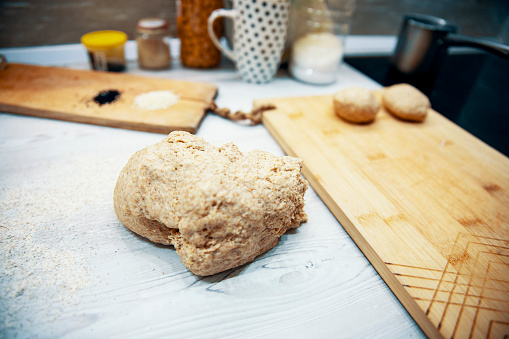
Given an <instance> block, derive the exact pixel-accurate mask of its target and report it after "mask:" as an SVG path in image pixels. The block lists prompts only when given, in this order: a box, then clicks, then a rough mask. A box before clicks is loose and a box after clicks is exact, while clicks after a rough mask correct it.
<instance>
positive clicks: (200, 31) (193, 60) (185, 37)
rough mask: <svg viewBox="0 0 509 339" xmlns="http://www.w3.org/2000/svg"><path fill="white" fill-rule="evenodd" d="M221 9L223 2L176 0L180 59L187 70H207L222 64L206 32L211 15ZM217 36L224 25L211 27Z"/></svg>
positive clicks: (217, 0)
mask: <svg viewBox="0 0 509 339" xmlns="http://www.w3.org/2000/svg"><path fill="white" fill-rule="evenodd" d="M222 7H223V1H222V0H182V1H179V0H177V9H178V18H177V28H178V36H179V38H180V58H181V61H182V64H183V65H184V66H186V67H194V68H210V67H215V66H218V65H219V63H220V62H221V52H220V51H219V50H218V49H217V48H216V46H214V43H213V42H212V40H211V39H210V36H209V34H208V31H207V20H208V18H209V16H210V14H211V13H212V12H213V11H214V10H216V9H219V8H222ZM214 31H215V33H216V36H218V37H220V36H221V35H222V33H223V23H222V21H221V20H216V22H215V23H214Z"/></svg>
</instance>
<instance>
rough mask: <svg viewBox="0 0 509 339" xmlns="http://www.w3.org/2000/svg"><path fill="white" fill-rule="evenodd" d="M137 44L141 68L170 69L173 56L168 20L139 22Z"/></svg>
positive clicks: (155, 19)
mask: <svg viewBox="0 0 509 339" xmlns="http://www.w3.org/2000/svg"><path fill="white" fill-rule="evenodd" d="M136 44H137V46H138V65H139V66H140V68H144V69H165V68H169V67H170V63H171V56H170V45H169V43H168V23H167V22H166V20H164V19H159V18H147V19H142V20H140V21H138V24H137V25H136Z"/></svg>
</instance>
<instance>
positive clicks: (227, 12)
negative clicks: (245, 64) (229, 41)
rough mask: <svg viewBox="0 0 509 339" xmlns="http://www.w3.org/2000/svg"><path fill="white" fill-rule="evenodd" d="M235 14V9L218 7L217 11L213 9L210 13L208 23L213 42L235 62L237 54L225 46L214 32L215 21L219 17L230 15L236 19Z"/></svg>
mask: <svg viewBox="0 0 509 339" xmlns="http://www.w3.org/2000/svg"><path fill="white" fill-rule="evenodd" d="M235 14H236V11H235V10H234V9H216V10H215V11H213V12H212V13H211V14H210V16H209V19H208V25H207V29H208V31H209V35H210V39H212V42H213V43H214V45H216V47H217V48H219V49H220V50H221V52H223V54H224V55H225V56H226V57H227V58H228V59H230V60H231V61H233V62H235V54H234V53H233V51H232V50H231V48H228V47H224V46H223V45H221V44H220V43H219V40H218V38H217V36H216V34H215V33H214V21H215V20H216V19H217V18H220V17H223V16H224V17H229V18H231V19H232V20H234V18H235Z"/></svg>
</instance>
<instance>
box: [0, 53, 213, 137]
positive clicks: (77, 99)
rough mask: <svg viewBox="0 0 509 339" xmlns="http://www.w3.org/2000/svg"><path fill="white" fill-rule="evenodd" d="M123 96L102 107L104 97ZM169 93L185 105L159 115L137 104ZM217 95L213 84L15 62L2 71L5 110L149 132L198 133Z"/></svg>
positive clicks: (0, 94)
mask: <svg viewBox="0 0 509 339" xmlns="http://www.w3.org/2000/svg"><path fill="white" fill-rule="evenodd" d="M110 90H115V91H118V92H120V96H119V97H118V99H117V100H115V101H113V102H111V103H105V104H102V105H100V104H98V103H97V102H96V101H94V97H96V96H97V95H98V94H99V93H100V92H103V91H110ZM159 90H169V91H172V92H173V93H174V94H176V95H178V96H179V97H180V100H179V101H178V102H177V103H176V104H174V105H172V106H170V107H168V108H166V109H159V110H146V109H140V108H138V107H137V106H135V105H133V100H134V99H135V98H136V96H138V95H140V94H144V93H148V92H151V91H159ZM216 94H217V87H216V86H215V85H212V84H207V83H199V82H188V81H180V80H171V79H161V78H149V77H143V76H135V75H129V74H119V73H109V72H97V71H80V70H71V69H66V68H59V67H44V66H33V65H23V64H14V63H9V64H7V67H6V68H5V69H4V70H0V111H1V112H8V113H15V114H23V115H30V116H36V117H41V118H50V119H59V120H66V121H74V122H81V123H88V124H95V125H103V126H110V127H118V128H126V129H133V130H140V131H147V132H156V133H169V132H171V131H173V130H177V129H178V130H185V131H189V132H191V133H195V132H196V131H197V129H198V127H199V126H200V123H201V121H202V120H203V117H204V116H205V114H206V111H207V109H208V107H209V106H210V104H211V103H212V102H213V99H214V97H215V96H216Z"/></svg>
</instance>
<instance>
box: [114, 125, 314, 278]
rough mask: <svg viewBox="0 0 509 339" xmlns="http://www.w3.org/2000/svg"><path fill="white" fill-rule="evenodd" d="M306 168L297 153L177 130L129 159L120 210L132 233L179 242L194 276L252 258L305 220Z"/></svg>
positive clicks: (118, 191) (117, 197) (117, 198)
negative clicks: (218, 142) (216, 142)
mask: <svg viewBox="0 0 509 339" xmlns="http://www.w3.org/2000/svg"><path fill="white" fill-rule="evenodd" d="M301 167H302V160H300V159H297V158H293V157H288V156H286V157H276V156H273V155H271V154H269V153H266V152H261V151H252V152H248V153H241V152H240V151H239V150H238V148H237V147H236V146H235V145H234V144H232V143H229V144H225V145H223V146H221V147H215V146H213V145H211V144H209V143H207V142H205V141H204V140H203V139H201V138H198V137H196V136H194V135H192V134H189V133H187V132H181V131H178V132H172V133H171V134H170V135H169V136H168V137H167V138H165V139H164V140H162V141H160V142H158V143H156V144H155V145H152V146H149V147H146V148H144V149H142V150H141V151H138V152H137V153H135V154H134V155H133V156H132V157H131V158H130V159H129V161H128V163H127V165H126V166H125V167H124V168H123V169H122V171H121V172H120V175H119V178H118V181H117V184H116V187H115V191H114V196H113V200H114V207H115V212H116V214H117V217H118V218H119V220H120V221H121V222H122V223H123V224H124V225H125V226H126V227H127V228H129V229H130V230H132V231H133V232H135V233H137V234H139V235H141V236H143V237H146V238H148V239H150V240H152V241H154V242H158V243H161V244H167V245H170V244H171V245H174V246H175V249H176V251H177V253H178V255H179V256H180V258H181V259H182V262H183V263H184V265H186V266H187V267H188V268H189V269H190V270H191V271H192V272H193V273H195V274H197V275H211V274H215V273H218V272H221V271H224V270H227V269H230V268H233V267H237V266H240V265H242V264H245V263H247V262H250V261H252V260H253V259H254V258H255V257H256V256H258V255H260V254H261V253H264V252H266V251H268V250H269V249H271V248H273V247H274V246H275V245H276V244H277V242H278V240H279V237H280V236H281V235H282V234H283V233H285V232H286V231H287V230H288V229H290V228H295V227H298V226H299V225H300V223H301V222H305V221H306V220H307V216H306V213H305V212H304V194H305V192H306V190H307V187H308V183H307V181H306V180H304V179H303V178H302V176H301V175H300V170H301Z"/></svg>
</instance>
